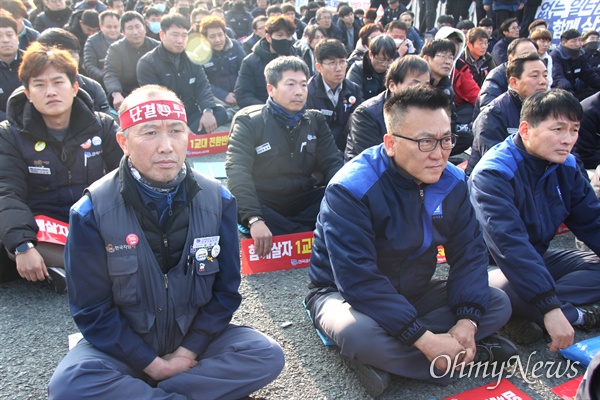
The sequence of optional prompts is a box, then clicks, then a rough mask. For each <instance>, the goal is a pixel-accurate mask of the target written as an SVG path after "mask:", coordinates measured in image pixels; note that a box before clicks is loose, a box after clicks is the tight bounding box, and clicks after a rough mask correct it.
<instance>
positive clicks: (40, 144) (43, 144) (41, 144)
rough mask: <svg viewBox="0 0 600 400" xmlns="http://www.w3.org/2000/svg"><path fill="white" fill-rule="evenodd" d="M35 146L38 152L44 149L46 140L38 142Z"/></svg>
mask: <svg viewBox="0 0 600 400" xmlns="http://www.w3.org/2000/svg"><path fill="white" fill-rule="evenodd" d="M33 148H34V149H35V151H38V152H39V151H43V150H44V149H45V148H46V142H37V143H36V144H35V146H33Z"/></svg>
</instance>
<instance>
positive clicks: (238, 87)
mask: <svg viewBox="0 0 600 400" xmlns="http://www.w3.org/2000/svg"><path fill="white" fill-rule="evenodd" d="M270 47H271V45H270V44H269V42H267V39H264V38H263V39H261V40H260V41H259V42H258V43H256V44H255V45H254V47H253V48H252V53H251V54H248V55H247V56H246V58H244V60H243V61H242V66H241V67H240V73H239V76H238V78H237V81H236V82H235V88H234V91H233V92H234V93H235V99H236V100H237V103H238V106H239V107H240V108H244V107H247V106H251V105H254V104H265V102H266V101H267V98H268V97H269V95H268V93H267V82H266V81H265V73H264V72H265V67H266V66H267V64H268V63H269V62H270V61H272V60H274V59H276V58H277V57H278V55H277V54H276V53H271V51H270ZM291 55H295V56H298V55H299V53H298V50H297V49H296V48H295V47H293V46H292V54H291Z"/></svg>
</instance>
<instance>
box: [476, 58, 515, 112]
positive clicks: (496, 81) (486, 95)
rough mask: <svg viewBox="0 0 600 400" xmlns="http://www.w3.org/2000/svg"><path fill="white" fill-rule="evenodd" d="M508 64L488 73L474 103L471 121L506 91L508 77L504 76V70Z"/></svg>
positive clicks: (503, 64)
mask: <svg viewBox="0 0 600 400" xmlns="http://www.w3.org/2000/svg"><path fill="white" fill-rule="evenodd" d="M507 67H508V63H507V62H505V63H502V64H500V65H498V66H497V67H496V68H494V69H493V70H491V71H490V73H489V74H488V75H487V76H486V78H485V80H484V81H483V85H482V86H481V90H480V91H479V96H477V101H476V102H475V111H473V121H475V119H477V116H478V115H479V113H480V112H481V109H482V108H484V107H485V106H487V105H488V104H490V103H491V102H492V100H494V99H495V98H497V97H498V96H500V95H501V94H502V93H505V92H506V91H507V90H508V77H507V76H506V68H507Z"/></svg>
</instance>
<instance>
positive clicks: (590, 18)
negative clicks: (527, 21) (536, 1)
mask: <svg viewBox="0 0 600 400" xmlns="http://www.w3.org/2000/svg"><path fill="white" fill-rule="evenodd" d="M535 18H536V19H544V20H546V21H547V22H548V29H549V30H550V31H551V32H552V43H554V44H559V43H560V35H561V34H562V33H563V32H564V31H566V30H568V29H577V30H578V31H579V32H581V33H583V32H584V31H586V30H590V29H591V30H598V29H600V0H544V1H543V2H542V5H541V6H540V7H538V10H537V13H536V14H535Z"/></svg>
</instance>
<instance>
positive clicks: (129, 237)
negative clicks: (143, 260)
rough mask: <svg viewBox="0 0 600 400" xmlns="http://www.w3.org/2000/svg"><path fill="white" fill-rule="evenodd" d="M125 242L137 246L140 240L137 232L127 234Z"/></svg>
mask: <svg viewBox="0 0 600 400" xmlns="http://www.w3.org/2000/svg"><path fill="white" fill-rule="evenodd" d="M125 242H126V243H127V244H128V245H130V246H133V247H135V246H137V244H138V242H139V240H138V236H137V235H136V234H135V233H130V234H129V235H127V237H126V238H125Z"/></svg>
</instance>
